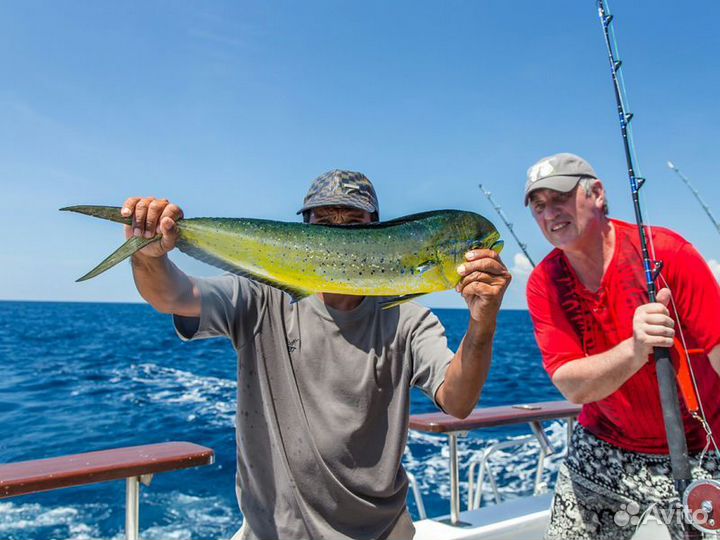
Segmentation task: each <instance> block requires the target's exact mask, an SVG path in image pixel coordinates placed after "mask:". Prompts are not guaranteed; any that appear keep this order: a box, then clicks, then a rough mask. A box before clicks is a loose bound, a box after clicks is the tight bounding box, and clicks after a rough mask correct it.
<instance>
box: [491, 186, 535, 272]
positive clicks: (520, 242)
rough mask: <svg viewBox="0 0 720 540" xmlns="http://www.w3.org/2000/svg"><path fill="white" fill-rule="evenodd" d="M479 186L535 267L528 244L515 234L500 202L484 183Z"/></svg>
mask: <svg viewBox="0 0 720 540" xmlns="http://www.w3.org/2000/svg"><path fill="white" fill-rule="evenodd" d="M478 187H479V188H480V191H482V192H483V194H484V195H485V196H486V197H487V200H488V201H490V204H491V205H492V207H493V208H494V209H495V212H497V215H498V216H500V219H502V220H503V223H504V224H505V226H506V227H507V228H508V229H510V234H512V236H513V238H514V239H515V241H516V242H517V245H518V246H520V249H521V250H522V252H523V253H524V254H525V257H527V260H528V261H530V264H531V265H532V267H533V268H535V263H534V262H533V260H532V258H530V254H529V253H528V251H527V244H525V243H523V242H522V241H521V240H520V238H518V235H517V234H515V229H513V224H512V223H511V222H510V220H509V219H508V218H507V216H505V212H503V209H502V208H501V207H500V205H499V204H497V203H496V202H495V200H494V199H493V198H492V193H490V192H489V191H487V190H486V189H485V188H484V187H483V185H482V184H478Z"/></svg>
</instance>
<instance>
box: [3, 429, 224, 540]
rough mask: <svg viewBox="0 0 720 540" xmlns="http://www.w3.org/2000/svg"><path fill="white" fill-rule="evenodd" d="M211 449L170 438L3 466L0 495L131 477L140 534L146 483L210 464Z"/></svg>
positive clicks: (129, 530) (132, 522)
mask: <svg viewBox="0 0 720 540" xmlns="http://www.w3.org/2000/svg"><path fill="white" fill-rule="evenodd" d="M214 459H215V454H214V452H213V451H212V450H211V449H210V448H206V447H204V446H200V445H197V444H193V443H189V442H166V443H160V444H146V445H142V446H131V447H126V448H114V449H111V450H101V451H98V452H86V453H83V454H74V455H70V456H62V457H55V458H49V459H37V460H32V461H21V462H16V463H6V464H2V465H0V499H6V498H9V497H17V496H19V495H29V494H31V493H40V492H43V491H51V490H55V489H62V488H68V487H75V486H83V485H87V484H96V483H99V482H108V481H111V480H122V479H125V483H126V494H125V538H127V540H138V538H139V521H138V517H139V501H140V484H141V483H142V484H145V485H146V486H149V485H150V482H151V480H152V478H153V475H155V474H157V473H162V472H169V471H177V470H181V469H189V468H191V467H200V466H203V465H210V464H212V463H213V461H214Z"/></svg>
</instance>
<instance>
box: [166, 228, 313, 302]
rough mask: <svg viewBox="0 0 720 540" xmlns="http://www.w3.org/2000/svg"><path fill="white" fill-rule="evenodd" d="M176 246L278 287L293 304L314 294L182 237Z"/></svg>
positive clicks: (200, 258) (237, 272) (196, 257)
mask: <svg viewBox="0 0 720 540" xmlns="http://www.w3.org/2000/svg"><path fill="white" fill-rule="evenodd" d="M176 247H177V248H178V249H179V250H180V251H182V252H183V253H185V254H186V255H190V256H191V257H192V258H194V259H197V260H198V261H202V262H204V263H207V264H210V265H212V266H215V267H216V268H220V269H221V270H226V271H228V272H232V273H233V274H237V275H238V276H242V277H246V278H249V279H252V280H253V281H257V282H258V283H262V284H264V285H269V286H270V287H275V288H276V289H280V290H281V291H283V292H286V293H288V294H289V295H290V298H291V299H292V302H291V303H293V304H294V303H295V302H299V301H300V300H302V299H303V298H306V297H308V296H310V295H312V294H314V291H307V290H303V289H298V288H295V287H290V286H288V285H285V284H284V283H280V282H278V281H275V280H274V279H272V278H269V277H266V276H261V275H260V274H256V273H255V272H252V271H251V270H248V269H247V268H242V267H241V266H237V265H235V264H232V263H231V262H228V261H226V260H224V259H221V258H220V257H217V256H215V255H213V254H212V253H208V252H207V251H205V250H204V249H200V248H198V247H195V246H193V245H190V244H189V243H188V242H186V241H184V240H182V239H178V242H177V245H176Z"/></svg>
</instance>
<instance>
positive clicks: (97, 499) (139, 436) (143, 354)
mask: <svg viewBox="0 0 720 540" xmlns="http://www.w3.org/2000/svg"><path fill="white" fill-rule="evenodd" d="M435 313H436V314H437V315H438V317H439V318H440V319H441V320H442V322H443V323H444V325H445V327H446V329H447V334H448V339H449V342H450V346H451V347H452V348H453V349H455V348H456V347H457V346H458V345H459V343H460V340H461V339H462V336H463V335H464V333H465V329H466V327H467V324H468V313H467V311H465V310H447V309H445V310H444V309H438V310H435ZM0 366H2V369H1V371H0V374H1V376H0V463H9V462H15V461H25V460H31V459H39V458H46V457H53V456H60V455H67V454H73V453H79V452H87V451H93V450H101V449H106V448H115V447H121V446H132V445H138V444H149V443H157V442H164V441H173V440H186V441H191V442H195V443H198V444H202V445H205V446H209V447H211V448H213V449H214V450H215V453H216V462H215V464H214V465H212V466H208V467H203V468H200V469H194V470H189V471H181V472H174V473H166V474H160V475H157V476H156V477H155V478H154V479H153V482H152V485H151V486H150V487H149V488H146V487H143V489H142V495H141V502H140V527H141V532H142V536H143V538H145V539H146V540H152V539H156V538H157V539H161V538H162V539H167V538H177V539H186V538H227V537H229V536H231V535H232V533H234V532H235V530H236V529H237V528H238V527H239V526H240V524H241V523H242V516H241V514H240V512H239V510H238V508H237V503H236V501H235V493H234V467H235V465H234V460H235V439H234V437H235V434H234V428H233V425H234V424H233V422H234V413H235V389H236V382H235V369H236V368H235V353H234V351H233V350H232V348H231V346H230V344H229V342H228V341H227V340H222V339H219V340H206V341H203V342H195V343H190V344H184V343H182V342H180V341H179V340H178V339H177V338H176V336H175V333H174V331H173V328H172V325H171V322H170V319H169V317H168V316H166V315H161V314H158V313H156V312H155V311H153V310H152V308H150V307H149V306H146V305H140V304H99V303H98V304H92V303H42V302H0ZM412 398H413V399H412V413H423V412H432V411H434V410H435V409H434V405H433V404H432V403H431V402H430V401H429V400H428V399H427V398H426V397H425V396H424V395H423V394H422V393H421V392H419V391H413V395H412ZM553 399H560V395H559V394H558V392H557V391H556V390H555V389H554V387H553V386H552V384H551V383H550V381H549V379H548V377H547V375H546V374H545V372H544V371H543V369H542V366H541V363H540V356H539V351H538V350H537V346H536V345H535V341H534V338H533V335H532V326H531V323H530V318H529V315H528V313H527V312H526V311H503V312H501V314H500V319H499V323H498V330H497V336H496V340H495V354H494V359H493V366H492V369H491V372H490V377H489V380H488V383H487V385H486V387H485V389H484V392H483V395H482V399H481V403H480V404H481V406H493V405H503V404H513V403H530V402H534V401H545V400H553ZM549 431H550V435H551V440H553V441H554V442H557V443H558V444H562V437H563V434H564V430H563V429H562V427H561V426H560V424H556V425H553V426H551V427H550V430H549ZM527 432H528V431H527V429H526V428H525V427H524V426H519V427H514V428H501V429H494V430H486V431H482V432H475V433H472V434H471V435H470V436H469V437H467V438H465V439H463V440H462V442H461V444H460V452H461V459H462V460H463V462H466V461H467V458H468V457H470V456H472V455H473V454H475V453H477V452H479V451H481V450H482V449H483V448H485V447H487V444H488V443H490V442H492V441H496V440H498V439H503V438H506V437H512V436H519V435H523V434H526V433H527ZM534 452H535V450H534V449H527V450H522V451H518V452H515V453H505V454H503V453H501V454H500V455H499V461H498V466H497V467H496V470H497V471H498V473H499V479H500V484H501V486H502V491H503V493H506V494H509V495H518V494H523V493H527V492H528V491H529V490H530V489H531V484H532V477H533V467H534V462H533V461H532V456H533V455H534ZM405 465H406V467H407V469H408V470H409V471H410V472H412V473H413V474H414V475H415V476H416V477H417V479H418V482H419V485H420V488H421V491H422V493H423V500H424V505H425V508H426V510H427V513H428V515H430V516H437V515H444V514H447V513H448V511H449V494H450V489H449V480H448V479H449V475H448V467H447V445H446V443H445V438H444V437H441V436H430V435H426V434H419V433H415V432H411V433H410V436H409V442H408V448H407V451H406V455H405ZM556 465H557V460H551V461H550V463H549V466H548V471H547V474H548V476H551V475H552V474H553V472H554V470H555V469H556ZM466 469H467V466H466V465H464V466H463V468H462V470H461V476H462V477H463V479H464V478H465V477H466V474H465V473H466ZM124 489H125V486H124V482H110V483H104V484H98V485H93V486H85V487H80V488H71V489H65V490H59V491H54V492H49V493H44V494H38V495H28V496H23V497H17V498H13V499H4V500H0V538H3V539H30V538H43V539H47V538H79V539H95V538H120V537H122V534H123V530H124V497H125V495H124ZM408 502H409V507H410V510H411V513H413V514H414V517H417V511H416V508H415V503H414V501H413V500H412V497H409V499H408Z"/></svg>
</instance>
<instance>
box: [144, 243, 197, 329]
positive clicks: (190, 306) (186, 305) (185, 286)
mask: <svg viewBox="0 0 720 540" xmlns="http://www.w3.org/2000/svg"><path fill="white" fill-rule="evenodd" d="M132 269H133V278H134V279H135V286H136V287H137V290H138V292H139V293H140V295H141V296H142V297H143V298H144V299H145V301H147V303H148V304H150V305H151V306H152V307H153V308H155V309H156V310H157V311H159V312H161V313H174V314H176V315H183V316H186V317H198V316H199V315H200V303H199V299H198V301H197V302H195V301H194V298H195V297H196V296H197V295H196V294H195V285H194V283H193V281H192V279H191V278H189V277H188V276H187V275H186V274H185V273H183V272H182V271H181V270H180V269H179V268H178V267H177V266H175V265H174V264H173V263H172V261H170V259H169V258H168V256H167V255H164V256H162V257H148V256H143V255H140V254H135V255H133V257H132Z"/></svg>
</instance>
